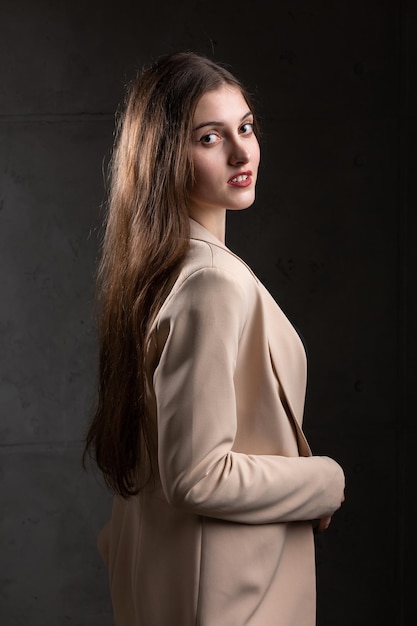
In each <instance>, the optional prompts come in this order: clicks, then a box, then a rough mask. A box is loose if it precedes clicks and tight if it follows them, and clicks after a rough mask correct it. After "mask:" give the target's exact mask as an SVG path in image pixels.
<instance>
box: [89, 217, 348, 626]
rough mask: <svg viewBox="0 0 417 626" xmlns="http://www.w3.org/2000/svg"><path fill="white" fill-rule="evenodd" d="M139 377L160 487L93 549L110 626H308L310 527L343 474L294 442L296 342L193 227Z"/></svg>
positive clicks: (299, 395)
mask: <svg viewBox="0 0 417 626" xmlns="http://www.w3.org/2000/svg"><path fill="white" fill-rule="evenodd" d="M148 368H149V381H150V396H149V402H150V405H151V406H152V411H153V416H154V422H155V426H156V427H157V435H158V440H157V441H158V449H157V453H156V454H157V465H158V468H159V475H158V476H157V477H156V482H155V484H153V485H152V486H149V487H148V488H147V489H146V490H144V491H143V492H142V493H141V494H140V495H139V496H137V497H134V498H131V499H129V500H128V501H125V500H123V499H122V498H120V497H117V496H116V497H115V499H114V506H113V513H112V518H111V520H110V523H109V524H108V525H107V527H106V528H105V530H104V531H103V532H102V534H101V536H100V550H101V552H102V555H103V558H104V560H105V561H106V563H107V564H108V568H109V579H110V590H111V597H112V603H113V608H114V616H115V623H116V626H197V625H198V626H313V625H314V624H315V612H316V609H315V595H316V594H315V563H314V543H313V534H312V525H311V520H313V519H316V518H320V517H323V516H327V515H331V514H332V513H333V512H334V511H335V510H336V509H337V508H339V506H340V502H341V498H342V494H343V489H344V475H343V471H342V469H341V468H340V466H339V465H338V464H337V463H336V462H335V461H333V460H332V459H329V458H328V457H318V456H312V455H311V452H310V449H309V446H308V444H307V442H306V439H305V437H304V435H303V432H302V416H303V409H304V398H305V389H306V358H305V352H304V348H303V345H302V342H301V341H300V339H299V337H298V335H297V333H296V331H295V330H294V328H293V327H292V326H291V324H290V322H289V321H288V319H287V318H286V316H285V315H284V314H283V312H282V311H281V309H280V308H279V307H278V305H277V304H276V302H275V301H274V300H273V298H272V297H271V295H270V294H269V293H268V291H267V290H266V289H265V287H264V286H263V285H262V284H261V282H260V281H259V280H258V279H257V278H256V276H255V275H254V274H253V272H252V271H251V270H250V269H249V268H248V266H247V265H246V264H245V263H244V262H243V261H242V260H241V259H239V258H238V257H237V256H236V255H234V254H233V253H232V252H231V251H230V250H229V249H228V248H227V247H226V246H225V245H223V244H222V243H221V242H220V241H219V240H217V239H216V238H215V237H214V236H213V235H211V234H210V233H209V232H208V231H207V230H205V229H204V228H203V227H202V226H200V225H199V224H197V222H195V221H193V220H191V247H190V251H189V254H188V256H187V258H186V261H185V263H184V265H183V268H182V271H181V273H180V275H179V277H178V279H177V280H176V282H175V284H174V286H173V288H172V290H171V292H170V294H169V296H168V297H167V299H166V301H165V303H164V305H163V307H162V309H161V310H160V312H159V314H158V316H157V318H156V319H155V322H154V324H153V327H152V331H151V335H150V342H149V351H148Z"/></svg>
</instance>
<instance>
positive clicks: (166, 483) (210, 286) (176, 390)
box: [154, 268, 344, 524]
mask: <svg viewBox="0 0 417 626" xmlns="http://www.w3.org/2000/svg"><path fill="white" fill-rule="evenodd" d="M247 315H248V301H247V297H246V294H245V292H244V291H243V289H242V288H241V287H240V285H239V284H237V283H236V281H235V280H234V278H233V277H232V276H229V275H228V274H227V273H226V272H224V271H222V270H218V269H215V268H208V269H203V270H198V271H197V272H196V273H194V274H193V275H192V276H190V277H189V278H187V279H186V281H185V282H184V283H183V284H182V286H181V287H180V288H179V290H178V291H177V292H176V293H175V294H174V295H173V296H172V297H171V298H170V299H169V301H168V302H167V303H166V305H165V306H164V307H163V310H162V311H161V319H160V323H159V324H158V341H159V344H160V350H161V356H160V360H159V363H158V366H157V368H156V370H155V373H154V389H155V395H156V403H157V413H158V457H159V468H160V475H161V481H162V486H163V489H164V491H165V494H166V497H167V498H168V500H169V502H170V503H171V504H172V505H173V506H176V507H180V508H185V509H188V510H190V511H193V512H195V513H197V514H200V515H206V516H210V517H216V518H221V519H225V520H230V521H235V522H244V523H249V524H251V523H253V524H259V523H270V522H287V521H300V520H311V519H315V518H322V517H326V516H330V515H332V513H333V512H334V511H335V510H336V509H338V508H339V506H340V504H341V501H342V498H343V488H344V475H343V471H342V469H341V468H340V466H339V465H338V464H337V463H336V462H335V461H333V460H332V459H330V458H328V457H317V456H313V457H283V456H275V455H251V454H242V453H239V452H234V451H232V447H233V442H234V439H235V435H236V429H237V415H236V401H235V390H234V384H233V378H234V371H235V365H236V359H237V355H238V345H239V338H240V336H241V333H242V332H243V331H244V326H245V322H246V320H247ZM253 418H254V419H256V415H254V417H253ZM271 419H274V418H273V417H272V418H271Z"/></svg>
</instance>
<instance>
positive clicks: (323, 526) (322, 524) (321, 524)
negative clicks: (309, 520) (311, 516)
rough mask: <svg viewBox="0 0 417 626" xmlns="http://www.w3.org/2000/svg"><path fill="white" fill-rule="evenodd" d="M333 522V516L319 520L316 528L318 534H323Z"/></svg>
mask: <svg viewBox="0 0 417 626" xmlns="http://www.w3.org/2000/svg"><path fill="white" fill-rule="evenodd" d="M331 521H332V516H331V515H328V516H327V517H322V518H321V519H319V521H318V523H317V526H316V528H315V531H316V533H323V532H324V531H325V530H327V529H328V528H329V526H330V522H331Z"/></svg>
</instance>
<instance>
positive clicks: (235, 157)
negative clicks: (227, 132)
mask: <svg viewBox="0 0 417 626" xmlns="http://www.w3.org/2000/svg"><path fill="white" fill-rule="evenodd" d="M249 160H250V153H249V151H248V149H247V148H246V147H245V146H244V145H243V144H242V143H241V142H240V141H238V140H237V141H234V142H233V144H232V146H231V149H230V156H229V161H230V163H231V164H232V165H236V164H238V163H248V162H249Z"/></svg>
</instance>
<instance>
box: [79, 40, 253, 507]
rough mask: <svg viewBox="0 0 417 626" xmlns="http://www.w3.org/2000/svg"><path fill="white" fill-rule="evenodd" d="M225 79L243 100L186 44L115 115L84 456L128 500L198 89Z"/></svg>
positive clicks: (174, 267)
mask: <svg viewBox="0 0 417 626" xmlns="http://www.w3.org/2000/svg"><path fill="white" fill-rule="evenodd" d="M224 83H228V84H232V85H235V86H237V87H238V88H239V89H240V90H241V92H242V94H243V96H244V97H245V98H246V100H247V101H248V103H249V95H248V94H247V92H246V91H245V89H244V88H243V86H242V85H241V83H240V82H239V81H238V80H237V79H236V78H235V77H234V76H233V75H232V74H231V73H230V72H229V71H228V70H227V69H226V68H225V67H224V66H222V65H220V64H219V63H216V62H214V61H212V60H211V59H209V58H206V57H204V56H202V55H198V54H195V53H192V52H179V53H175V54H173V55H166V56H163V57H160V58H159V59H158V60H157V61H156V62H155V63H153V64H152V65H151V66H150V67H148V68H146V69H144V70H143V71H142V72H141V73H140V75H138V77H137V78H136V79H135V80H134V81H133V82H132V83H131V85H130V87H129V89H128V90H127V98H126V101H125V103H124V107H123V110H122V111H121V112H120V114H119V117H118V124H117V126H116V134H115V137H116V138H115V142H114V147H113V153H112V158H111V162H110V167H109V182H110V185H109V194H108V202H107V217H106V222H105V233H104V238H103V244H102V254H101V261H100V265H99V270H98V276H97V305H98V308H97V310H98V332H99V372H98V374H99V376H98V398H97V405H96V407H95V411H94V415H93V419H92V422H91V424H90V427H89V429H88V432H87V435H86V441H85V450H84V455H83V461H84V464H85V461H86V456H87V455H89V456H91V457H92V458H93V459H94V460H95V462H96V464H97V466H98V467H99V469H100V470H101V472H102V473H103V476H104V480H105V482H106V483H107V485H108V486H109V487H110V488H111V489H112V490H113V491H114V492H115V493H118V494H120V495H121V496H123V497H125V498H127V497H129V496H131V495H134V494H136V493H138V491H139V490H140V489H141V487H142V486H143V485H144V484H145V482H146V480H147V479H148V478H149V476H150V475H151V474H152V465H151V458H152V454H151V453H150V448H151V446H152V441H151V439H152V437H151V430H152V429H151V425H150V424H149V420H148V413H147V406H146V371H145V348H146V338H147V333H148V330H149V326H150V323H151V321H152V319H153V318H154V316H155V315H156V313H157V312H158V310H159V309H160V307H161V305H162V303H163V300H164V298H165V297H166V292H167V288H168V285H169V284H170V282H171V280H172V278H173V276H175V274H176V273H177V272H178V271H179V268H180V266H181V264H182V262H183V260H184V258H185V255H186V254H187V250H188V246H189V219H188V211H187V187H188V184H189V182H190V177H192V176H193V168H192V162H191V159H190V154H189V144H190V136H191V130H192V120H193V116H194V112H195V108H196V106H197V103H198V101H199V99H200V98H201V96H202V95H203V94H204V93H205V92H207V91H211V90H214V89H217V88H219V87H220V86H221V85H222V84H224ZM144 468H146V472H144V471H143V469H144Z"/></svg>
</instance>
